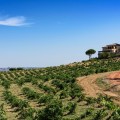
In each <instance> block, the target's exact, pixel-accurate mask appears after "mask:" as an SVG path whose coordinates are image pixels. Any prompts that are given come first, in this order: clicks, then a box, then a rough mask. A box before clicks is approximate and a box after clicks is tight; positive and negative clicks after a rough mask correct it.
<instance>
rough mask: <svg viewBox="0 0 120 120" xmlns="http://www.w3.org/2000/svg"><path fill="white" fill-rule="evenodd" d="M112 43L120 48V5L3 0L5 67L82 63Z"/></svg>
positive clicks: (0, 57)
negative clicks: (119, 45) (91, 54)
mask: <svg viewBox="0 0 120 120" xmlns="http://www.w3.org/2000/svg"><path fill="white" fill-rule="evenodd" d="M111 43H120V1H119V0H0V67H45V66H54V65H61V64H67V63H72V62H77V61H81V60H84V59H88V56H86V55H85V51H86V50H87V49H90V48H93V49H95V50H96V51H99V50H101V47H102V46H104V45H106V44H111ZM96 56H97V53H96V55H94V57H96Z"/></svg>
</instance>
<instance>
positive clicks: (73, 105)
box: [65, 102, 77, 115]
mask: <svg viewBox="0 0 120 120" xmlns="http://www.w3.org/2000/svg"><path fill="white" fill-rule="evenodd" d="M76 106H77V103H76V102H68V104H67V107H66V108H65V110H67V111H68V113H67V115H68V114H73V113H75V109H76Z"/></svg>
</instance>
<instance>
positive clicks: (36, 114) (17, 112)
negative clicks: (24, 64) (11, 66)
mask: <svg viewBox="0 0 120 120" xmlns="http://www.w3.org/2000/svg"><path fill="white" fill-rule="evenodd" d="M117 70H120V59H118V58H117V59H106V60H97V59H93V60H90V61H83V62H79V63H72V64H68V65H61V66H56V67H47V68H41V69H31V70H15V71H8V72H0V118H1V119H2V120H6V119H8V120H18V119H20V120H81V119H83V120H90V119H92V120H114V119H116V120H119V119H120V118H119V117H120V107H119V106H118V105H117V104H116V103H114V102H113V99H112V98H110V97H109V96H106V95H108V94H106V95H105V94H104V93H103V92H100V93H101V94H100V95H97V90H98V87H99V88H102V87H104V86H101V87H100V86H98V83H99V82H100V81H101V79H100V80H98V83H96V84H95V85H96V86H95V85H94V84H93V83H94V82H93V81H96V79H97V78H100V77H101V76H99V75H101V74H98V73H103V74H108V73H104V72H110V71H117ZM91 74H93V75H91ZM94 74H95V75H94ZM89 75H90V76H89ZM91 76H92V77H91ZM93 76H94V78H93ZM108 77H110V76H108ZM76 78H77V80H76ZM86 78H87V79H86ZM91 80H92V82H93V83H90V82H91ZM78 81H79V82H78ZM81 81H82V82H81ZM87 84H88V86H89V87H88V86H86V85H87ZM100 85H101V84H100ZM87 89H88V90H87ZM92 89H93V90H92ZM102 90H103V88H102ZM91 91H92V92H91ZM89 92H90V94H89ZM111 93H112V91H111ZM113 94H114V93H113ZM112 97H113V96H112Z"/></svg>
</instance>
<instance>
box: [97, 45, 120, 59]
mask: <svg viewBox="0 0 120 120" xmlns="http://www.w3.org/2000/svg"><path fill="white" fill-rule="evenodd" d="M103 52H107V53H114V54H115V55H120V44H117V43H114V44H110V45H106V46H104V47H102V51H98V57H99V56H100V54H101V53H103Z"/></svg>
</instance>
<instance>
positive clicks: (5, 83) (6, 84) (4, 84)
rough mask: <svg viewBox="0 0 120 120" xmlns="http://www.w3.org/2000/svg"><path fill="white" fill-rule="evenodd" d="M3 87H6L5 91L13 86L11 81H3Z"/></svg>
mask: <svg viewBox="0 0 120 120" xmlns="http://www.w3.org/2000/svg"><path fill="white" fill-rule="evenodd" d="M1 84H2V86H4V88H5V89H9V88H10V85H11V82H10V81H9V80H6V79H5V80H3V81H2V83H1Z"/></svg>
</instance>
